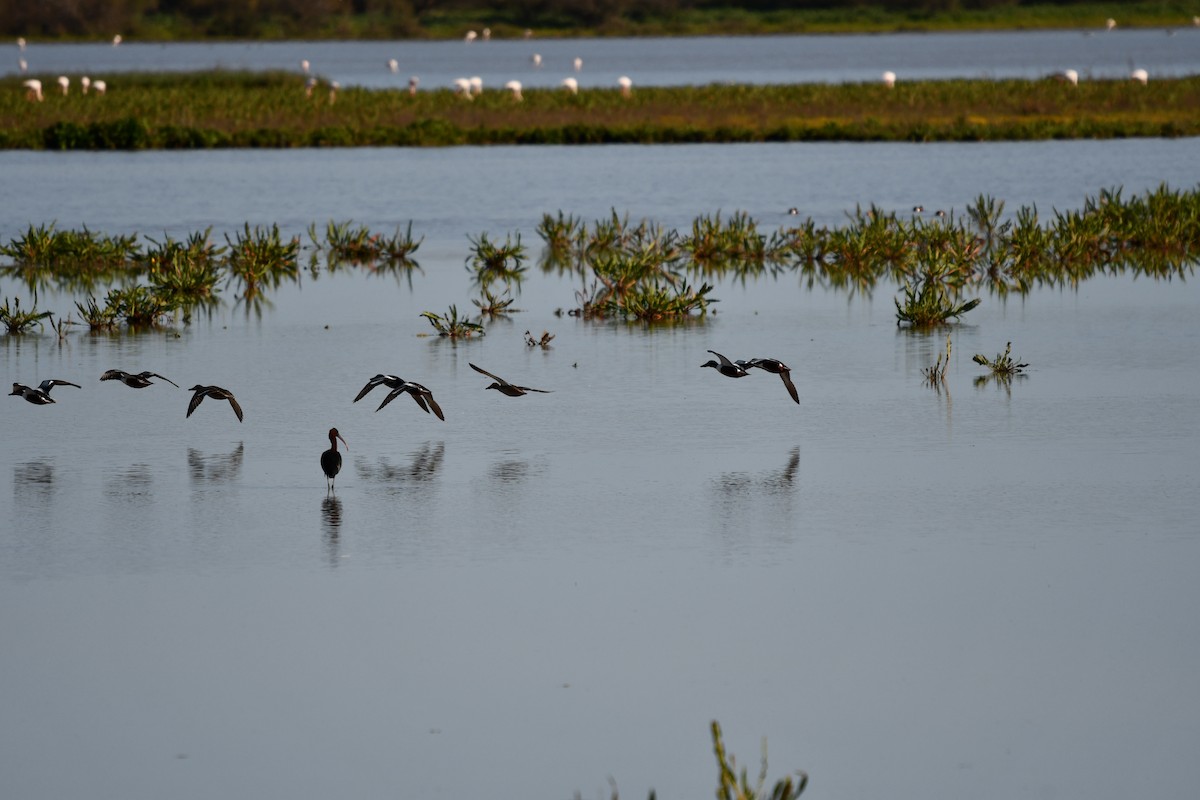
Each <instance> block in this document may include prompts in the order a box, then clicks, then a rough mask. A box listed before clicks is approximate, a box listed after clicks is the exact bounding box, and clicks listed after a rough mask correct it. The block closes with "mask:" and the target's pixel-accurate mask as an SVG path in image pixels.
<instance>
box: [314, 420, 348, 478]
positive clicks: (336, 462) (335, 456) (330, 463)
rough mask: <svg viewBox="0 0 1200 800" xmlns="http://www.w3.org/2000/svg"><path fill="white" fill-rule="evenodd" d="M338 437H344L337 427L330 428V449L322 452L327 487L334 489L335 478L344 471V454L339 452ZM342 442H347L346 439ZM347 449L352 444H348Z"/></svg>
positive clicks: (322, 464)
mask: <svg viewBox="0 0 1200 800" xmlns="http://www.w3.org/2000/svg"><path fill="white" fill-rule="evenodd" d="M338 439H342V435H341V434H340V433H338V429H337V428H330V429H329V449H328V450H326V451H325V452H323V453H321V471H322V472H324V473H325V481H326V484H327V485H326V489H328V490H329V491H331V492H332V491H333V479H334V478H336V477H337V474H338V473H339V472H341V471H342V454H341V453H339V452H338V449H337V443H338ZM342 444H346V440H345V439H342ZM346 449H347V450H349V449H350V445H348V444H346Z"/></svg>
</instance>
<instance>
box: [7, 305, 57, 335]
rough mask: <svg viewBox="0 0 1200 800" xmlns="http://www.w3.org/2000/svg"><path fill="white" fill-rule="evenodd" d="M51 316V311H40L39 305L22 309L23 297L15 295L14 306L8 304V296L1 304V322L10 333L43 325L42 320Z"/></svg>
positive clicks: (21, 331)
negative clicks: (25, 309) (27, 309)
mask: <svg viewBox="0 0 1200 800" xmlns="http://www.w3.org/2000/svg"><path fill="white" fill-rule="evenodd" d="M49 316H50V312H49V311H38V310H37V306H34V307H33V308H32V309H30V310H29V311H22V310H21V298H19V297H14V298H13V302H12V306H11V307H10V306H9V304H8V298H7V297H6V298H4V305H2V306H0V323H3V324H4V327H5V328H6V329H7V330H8V332H9V333H25V332H26V331H27V330H29V329H30V328H32V327H33V326H34V325H37V326H38V327H39V328H40V327H42V320H44V319H46V318H47V317H49Z"/></svg>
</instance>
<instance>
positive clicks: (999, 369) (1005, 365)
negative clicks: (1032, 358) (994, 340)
mask: <svg viewBox="0 0 1200 800" xmlns="http://www.w3.org/2000/svg"><path fill="white" fill-rule="evenodd" d="M971 360H972V361H974V362H975V363H976V364H980V365H982V366H985V367H987V368H988V369H990V370H991V371H992V372H991V374H992V375H994V376H996V377H998V378H1011V377H1012V376H1014V375H1020V374H1021V373H1023V372H1024V371H1025V368H1026V367H1028V366H1029V365H1028V364H1025V363H1022V362H1020V361H1018V360H1017V359H1014V358H1013V357H1012V342H1008V343H1007V344H1006V345H1004V352H1003V353H998V354H997V355H996V357H995V358H988V357H987V356H985V355H981V354H979V353H976V354H975V355H973V356H971Z"/></svg>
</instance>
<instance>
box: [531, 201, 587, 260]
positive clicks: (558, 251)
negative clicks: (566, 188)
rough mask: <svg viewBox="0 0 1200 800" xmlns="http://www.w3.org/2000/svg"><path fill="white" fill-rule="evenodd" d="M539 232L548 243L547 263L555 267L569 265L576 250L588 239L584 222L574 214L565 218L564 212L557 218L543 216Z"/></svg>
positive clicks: (539, 224)
mask: <svg viewBox="0 0 1200 800" xmlns="http://www.w3.org/2000/svg"><path fill="white" fill-rule="evenodd" d="M537 232H538V235H539V236H541V237H542V240H543V241H544V242H545V243H546V249H547V251H548V258H547V263H548V264H554V265H565V264H569V263H570V262H571V261H572V260H573V257H574V254H575V251H576V249H577V248H579V247H580V244H581V243H582V242H583V241H584V240H585V239H586V238H587V226H586V225H585V224H584V223H583V221H582V220H581V219H579V218H578V217H576V216H575V215H573V214H567V215H565V216H564V215H563V212H562V211H559V212H558V216H557V217H552V216H550V215H549V214H542V221H541V222H540V223H538V227H537Z"/></svg>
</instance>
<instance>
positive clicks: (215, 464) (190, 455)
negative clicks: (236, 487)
mask: <svg viewBox="0 0 1200 800" xmlns="http://www.w3.org/2000/svg"><path fill="white" fill-rule="evenodd" d="M244 450H245V445H244V444H243V443H242V442H238V445H237V447H235V448H234V449H233V450H232V451H231V452H229V453H227V454H218V455H205V454H204V453H202V452H200V451H199V450H197V449H195V448H194V447H189V448H188V451H187V461H188V475H190V476H191V478H192V482H193V483H227V482H229V481H234V480H237V479H238V478H240V477H241V474H242V454H243V452H244Z"/></svg>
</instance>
